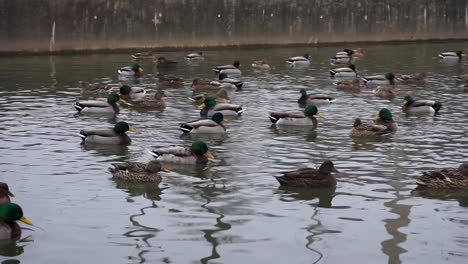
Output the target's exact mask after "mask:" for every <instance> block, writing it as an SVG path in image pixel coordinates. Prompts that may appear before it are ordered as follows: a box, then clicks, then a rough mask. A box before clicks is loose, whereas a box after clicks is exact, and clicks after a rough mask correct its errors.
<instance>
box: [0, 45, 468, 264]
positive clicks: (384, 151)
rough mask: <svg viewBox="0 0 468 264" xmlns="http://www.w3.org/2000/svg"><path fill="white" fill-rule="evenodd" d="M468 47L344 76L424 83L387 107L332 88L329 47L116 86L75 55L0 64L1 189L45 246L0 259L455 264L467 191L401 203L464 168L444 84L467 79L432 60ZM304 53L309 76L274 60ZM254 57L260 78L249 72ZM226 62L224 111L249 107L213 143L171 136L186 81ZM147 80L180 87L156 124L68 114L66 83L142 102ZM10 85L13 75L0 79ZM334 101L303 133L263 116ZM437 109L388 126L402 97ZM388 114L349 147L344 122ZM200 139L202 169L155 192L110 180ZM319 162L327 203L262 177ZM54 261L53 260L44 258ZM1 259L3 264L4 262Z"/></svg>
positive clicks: (395, 55)
mask: <svg viewBox="0 0 468 264" xmlns="http://www.w3.org/2000/svg"><path fill="white" fill-rule="evenodd" d="M467 45H468V43H466V42H463V43H462V42H458V43H439V44H421V43H418V44H409V45H371V46H366V47H363V48H364V49H365V50H366V56H365V58H364V59H362V60H360V61H359V62H357V68H358V73H359V74H360V75H368V74H380V73H385V72H388V71H393V72H395V73H396V75H399V74H409V73H417V72H427V73H428V80H427V82H426V83H425V85H421V86H416V85H402V84H399V85H398V86H397V88H396V91H397V93H398V95H397V96H396V98H394V99H392V100H387V99H382V98H378V97H376V96H374V94H373V92H372V90H371V89H362V90H361V91H360V92H348V91H343V90H338V89H336V88H335V86H334V85H333V82H334V81H335V80H333V79H331V78H330V76H329V73H328V70H329V68H330V67H331V66H330V64H329V58H330V57H331V56H332V55H333V54H334V53H335V52H336V51H337V50H338V49H342V48H343V47H341V48H340V47H321V48H311V47H294V48H269V49H261V50H259V49H238V48H230V49H224V50H222V49H220V50H210V51H207V52H206V60H205V61H204V62H200V63H198V64H190V63H186V62H184V61H183V60H182V58H183V55H184V52H165V54H164V55H165V56H166V57H167V58H169V59H174V60H178V61H179V64H178V66H177V67H176V68H174V69H166V70H158V69H157V67H156V65H155V64H154V63H152V62H142V63H141V65H142V67H143V68H144V69H145V71H144V76H143V77H142V78H139V79H126V80H119V79H118V77H117V75H116V71H117V69H118V68H119V67H121V66H125V65H129V64H130V62H129V56H127V55H125V54H122V55H117V54H113V55H80V56H54V57H42V56H39V57H18V58H0V124H1V127H2V129H0V140H1V141H2V144H0V153H1V154H0V155H1V158H0V175H1V176H0V181H4V182H8V184H9V185H10V188H11V189H12V191H13V192H14V193H15V194H16V197H14V202H17V203H19V204H20V205H21V206H22V207H23V209H24V211H25V214H26V215H27V216H28V217H29V218H31V219H32V221H33V222H35V223H36V224H37V225H38V226H41V227H44V229H45V230H46V231H45V232H39V231H38V230H36V229H34V228H32V229H26V230H23V236H32V239H33V240H34V243H27V244H26V245H27V247H26V246H25V244H24V243H18V242H17V243H16V244H15V243H14V244H11V243H10V244H4V245H0V252H1V255H3V256H0V261H4V260H5V261H17V260H18V261H21V262H23V263H31V262H40V263H66V262H70V261H72V260H76V259H79V260H80V261H82V262H90V263H91V262H92V263H96V262H101V263H122V262H124V263H127V262H129V263H135V262H138V263H143V262H147V263H160V262H165V263H198V262H201V263H234V262H236V263H252V262H255V263H263V262H266V261H271V259H275V262H292V263H311V262H312V263H342V262H343V259H346V260H349V261H350V262H364V263H382V262H387V263H434V262H437V263H465V262H466V259H467V257H468V256H467V254H466V252H467V250H468V238H467V236H466V235H465V233H466V227H467V225H468V218H467V217H466V215H467V212H468V211H467V210H468V206H467V204H468V198H467V197H468V195H467V192H466V191H459V192H458V191H457V192H447V191H437V192H433V191H432V192H429V191H422V190H416V191H412V189H414V187H415V184H414V177H416V176H418V175H420V173H421V171H424V170H428V169H431V168H442V167H455V166H458V165H459V163H460V162H461V161H466V160H468V153H467V152H466V149H467V148H468V141H467V140H466V135H465V134H466V109H467V108H468V94H467V93H466V91H465V90H464V88H463V85H461V84H460V83H457V82H456V81H455V77H456V76H458V75H461V74H464V73H466V72H467V66H464V65H462V64H455V65H448V64H447V63H442V62H439V61H438V60H437V59H436V58H435V56H436V54H438V53H439V52H441V51H445V50H459V49H462V50H464V52H465V53H466V52H467V51H468V50H467V49H468V46H467ZM305 52H308V53H309V54H310V55H311V57H312V64H311V66H310V67H308V68H302V69H297V68H293V69H292V68H289V67H288V66H287V65H286V63H285V59H286V58H289V57H292V56H297V55H300V54H304V53H305ZM262 58H265V59H267V60H268V62H269V64H270V65H271V67H272V68H271V70H270V71H268V72H258V71H254V70H252V69H251V68H250V67H249V65H250V63H251V62H252V61H253V60H258V59H262ZM236 59H238V60H240V61H241V64H242V67H241V69H242V72H243V77H242V81H244V86H243V88H242V89H241V90H237V91H230V92H229V96H230V98H231V101H232V102H233V103H236V104H241V105H242V106H243V107H245V108H246V109H247V111H246V112H244V114H243V115H242V117H240V118H234V119H231V120H229V121H228V122H226V126H227V134H226V135H223V136H209V135H208V136H206V135H205V136H203V135H198V136H192V135H182V133H181V132H180V131H179V129H178V127H179V124H180V123H182V122H187V121H189V120H194V119H197V118H199V111H200V110H199V109H198V108H197V107H196V106H194V105H192V104H191V103H190V101H189V100H188V99H187V97H190V96H191V95H193V91H192V90H191V88H190V84H191V82H192V80H193V79H194V78H204V79H215V78H216V76H215V75H214V74H213V72H212V71H211V69H212V68H213V67H214V66H217V65H223V64H227V63H230V62H232V61H234V60H236ZM158 73H162V74H174V75H176V76H178V77H181V78H183V79H184V80H185V87H182V88H166V89H165V92H166V101H167V105H168V106H167V108H166V109H165V110H164V111H134V110H133V109H131V107H125V108H124V107H122V109H121V113H119V114H118V115H115V116H114V115H110V116H96V115H95V116H84V115H75V111H74V109H73V107H72V105H73V103H74V102H75V101H76V100H80V99H87V98H82V97H81V96H80V92H79V89H78V82H79V81H88V82H90V83H105V84H108V85H111V86H116V87H118V86H119V85H121V84H123V83H130V84H137V85H138V86H140V87H144V88H146V89H147V90H148V92H149V94H150V95H152V94H154V93H155V91H156V89H157V87H156V83H155V78H156V76H157V74H158ZM12 76H13V77H12ZM301 88H305V89H306V90H307V91H309V92H314V93H323V94H327V95H330V96H332V97H335V98H337V100H336V102H334V103H333V104H331V105H328V106H319V111H320V112H321V113H322V114H323V116H324V117H323V118H320V119H318V122H319V125H318V127H317V129H315V130H311V129H308V128H283V127H276V126H272V125H271V122H270V121H269V120H268V117H267V114H268V113H269V112H272V111H278V112H280V111H294V110H301V108H300V107H299V106H298V105H297V99H298V92H299V90H300V89H301ZM407 94H412V95H413V96H414V97H415V98H421V99H437V100H439V101H441V102H442V104H443V107H442V110H441V112H440V114H439V115H437V116H419V115H406V114H403V113H401V109H400V104H401V102H402V100H403V97H404V96H405V95H407ZM384 107H385V108H388V109H390V110H391V111H392V112H393V116H394V119H395V120H396V122H397V123H398V125H399V130H398V132H397V133H395V134H394V135H389V136H385V137H381V138H376V139H354V138H350V136H349V133H350V131H351V128H352V125H353V122H354V119H355V118H357V117H359V118H361V119H362V120H366V121H368V120H370V119H371V117H372V116H373V115H375V114H376V113H377V112H378V111H379V110H380V109H381V108H384ZM118 121H127V122H129V123H130V124H131V125H132V126H134V127H136V128H137V132H136V133H132V134H130V137H131V138H132V144H131V145H130V146H128V147H115V146H88V145H81V144H80V142H81V139H80V138H79V137H78V136H77V134H78V132H79V131H80V130H81V129H85V128H101V127H112V125H113V124H114V123H115V122H118ZM194 140H204V141H206V142H207V143H208V145H209V146H210V150H211V151H212V152H213V154H214V155H215V157H216V159H215V160H214V161H213V162H212V163H210V164H209V165H208V166H207V167H196V166H180V165H175V164H167V166H168V168H169V169H171V170H172V172H171V173H164V174H162V176H163V182H162V183H161V184H160V185H159V186H155V185H153V184H140V185H138V184H124V183H121V182H114V181H112V180H111V175H110V174H109V173H108V172H107V168H108V167H109V163H111V162H119V161H125V160H135V161H136V160H139V161H147V160H149V159H151V158H152V157H151V156H149V154H147V152H146V151H147V150H149V149H152V148H156V147H165V146H171V145H187V146H189V145H190V144H191V143H192V142H193V141H194ZM324 159H331V160H333V162H334V164H335V166H336V167H337V169H338V170H339V171H340V172H342V173H340V174H339V175H338V176H337V180H338V185H337V187H336V189H329V190H318V191H317V190H297V189H286V188H282V187H279V184H278V183H277V182H276V180H275V178H274V177H273V176H274V175H278V174H279V173H280V172H282V171H288V170H292V169H297V168H299V167H305V166H307V167H315V166H317V165H318V164H321V163H322V162H323V160H324ZM57 252H59V253H60V254H58V253H57ZM8 256H11V257H8Z"/></svg>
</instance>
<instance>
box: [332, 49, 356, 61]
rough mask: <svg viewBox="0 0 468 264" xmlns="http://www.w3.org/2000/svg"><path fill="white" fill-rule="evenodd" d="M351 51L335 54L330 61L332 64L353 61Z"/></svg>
mask: <svg viewBox="0 0 468 264" xmlns="http://www.w3.org/2000/svg"><path fill="white" fill-rule="evenodd" d="M353 54H354V51H353V50H349V49H345V50H343V51H340V52H337V53H336V54H335V56H334V57H333V58H331V59H330V62H331V63H332V64H348V63H352V61H353V57H352V56H353Z"/></svg>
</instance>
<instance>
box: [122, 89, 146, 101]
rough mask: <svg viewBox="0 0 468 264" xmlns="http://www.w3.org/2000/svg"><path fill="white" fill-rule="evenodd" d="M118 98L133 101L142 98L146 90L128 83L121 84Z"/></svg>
mask: <svg viewBox="0 0 468 264" xmlns="http://www.w3.org/2000/svg"><path fill="white" fill-rule="evenodd" d="M119 91H120V95H119V96H120V98H122V99H123V100H125V101H127V102H134V101H140V100H143V99H144V98H145V96H146V90H145V89H144V88H141V87H130V86H128V85H122V86H121V87H120V89H119Z"/></svg>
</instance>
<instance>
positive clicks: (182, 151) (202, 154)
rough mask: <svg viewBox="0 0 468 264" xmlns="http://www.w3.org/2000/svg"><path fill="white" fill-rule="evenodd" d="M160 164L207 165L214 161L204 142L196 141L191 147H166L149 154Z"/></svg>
mask: <svg viewBox="0 0 468 264" xmlns="http://www.w3.org/2000/svg"><path fill="white" fill-rule="evenodd" d="M149 153H150V154H151V155H152V156H153V157H154V158H156V160H158V161H160V162H171V163H180V164H194V165H195V164H206V163H208V160H209V159H214V156H213V154H211V153H210V151H209V149H208V146H207V145H206V143H205V142H203V141H195V142H193V143H192V145H191V146H190V147H180V146H173V147H166V148H158V149H155V150H152V151H150V152H149Z"/></svg>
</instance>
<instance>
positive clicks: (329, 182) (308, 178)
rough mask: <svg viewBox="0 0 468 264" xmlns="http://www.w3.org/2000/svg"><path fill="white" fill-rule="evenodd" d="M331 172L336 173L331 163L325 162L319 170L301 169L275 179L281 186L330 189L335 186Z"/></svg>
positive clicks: (285, 173) (334, 179) (284, 173)
mask: <svg viewBox="0 0 468 264" xmlns="http://www.w3.org/2000/svg"><path fill="white" fill-rule="evenodd" d="M332 172H338V171H337V170H336V169H335V166H334V164H333V162H331V161H330V160H326V161H324V162H323V163H322V165H320V167H319V169H318V170H317V169H313V168H303V169H299V170H294V171H288V172H283V173H282V174H283V176H278V177H275V178H276V180H278V182H279V183H280V185H281V186H288V187H302V188H330V187H334V186H336V178H335V176H334V175H333V174H332Z"/></svg>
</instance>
